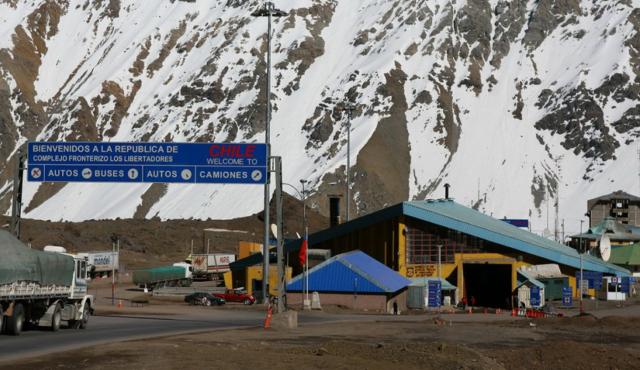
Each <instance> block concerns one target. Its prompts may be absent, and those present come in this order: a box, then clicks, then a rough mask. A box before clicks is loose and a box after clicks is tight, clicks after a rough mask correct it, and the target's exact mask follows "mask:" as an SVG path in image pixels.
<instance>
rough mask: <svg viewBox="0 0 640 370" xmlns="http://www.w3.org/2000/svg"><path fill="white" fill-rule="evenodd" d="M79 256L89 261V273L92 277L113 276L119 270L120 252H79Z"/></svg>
mask: <svg viewBox="0 0 640 370" xmlns="http://www.w3.org/2000/svg"><path fill="white" fill-rule="evenodd" d="M78 257H82V258H84V259H85V260H86V261H87V268H88V270H89V272H88V273H89V277H90V278H91V279H95V278H96V277H103V278H104V277H111V274H112V273H113V272H116V273H117V272H118V267H119V258H118V257H119V256H118V252H113V251H96V252H83V253H78Z"/></svg>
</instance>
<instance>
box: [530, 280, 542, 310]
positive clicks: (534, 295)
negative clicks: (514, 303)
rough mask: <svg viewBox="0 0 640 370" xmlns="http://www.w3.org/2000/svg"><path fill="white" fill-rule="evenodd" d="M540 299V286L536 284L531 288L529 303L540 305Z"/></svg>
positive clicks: (534, 305) (533, 305)
mask: <svg viewBox="0 0 640 370" xmlns="http://www.w3.org/2000/svg"><path fill="white" fill-rule="evenodd" d="M540 300H541V297H540V288H539V287H537V286H535V285H534V286H532V287H531V288H529V303H531V306H532V307H540Z"/></svg>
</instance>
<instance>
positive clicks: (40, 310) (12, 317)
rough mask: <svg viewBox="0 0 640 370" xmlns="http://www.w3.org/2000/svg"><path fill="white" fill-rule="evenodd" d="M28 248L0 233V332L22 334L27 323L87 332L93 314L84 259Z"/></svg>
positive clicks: (9, 234)
mask: <svg viewBox="0 0 640 370" xmlns="http://www.w3.org/2000/svg"><path fill="white" fill-rule="evenodd" d="M65 252H66V251H64V250H63V249H60V250H59V251H58V250H56V251H39V250H35V249H31V248H29V247H27V246H26V245H25V244H24V243H22V242H21V241H20V240H19V239H17V238H16V237H14V236H13V235H12V234H11V233H9V232H8V231H6V230H0V256H1V257H0V331H1V332H2V333H6V334H11V335H20V333H21V332H22V330H23V328H24V327H25V324H31V325H36V326H40V327H45V328H49V329H50V330H52V331H58V330H59V329H60V327H61V325H62V322H66V324H67V325H68V326H69V327H71V328H77V329H84V328H86V327H87V324H88V322H89V317H90V316H91V314H92V313H93V302H94V299H93V296H91V295H89V294H87V264H86V261H85V260H84V258H81V257H77V256H73V255H70V254H67V253H65Z"/></svg>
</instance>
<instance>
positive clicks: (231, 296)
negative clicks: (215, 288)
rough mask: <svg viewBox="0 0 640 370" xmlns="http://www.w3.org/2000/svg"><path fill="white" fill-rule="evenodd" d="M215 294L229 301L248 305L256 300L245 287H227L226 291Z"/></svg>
mask: <svg viewBox="0 0 640 370" xmlns="http://www.w3.org/2000/svg"><path fill="white" fill-rule="evenodd" d="M214 296H216V297H220V298H223V299H224V300H225V301H227V302H240V303H243V304H247V305H249V304H254V303H255V302H256V298H255V297H254V296H252V295H251V294H247V292H246V291H245V290H244V289H227V290H226V291H225V292H224V293H216V294H214Z"/></svg>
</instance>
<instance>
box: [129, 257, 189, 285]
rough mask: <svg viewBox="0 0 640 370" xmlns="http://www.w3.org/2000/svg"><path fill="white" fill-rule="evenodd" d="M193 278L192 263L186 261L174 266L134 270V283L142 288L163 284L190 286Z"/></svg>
mask: <svg viewBox="0 0 640 370" xmlns="http://www.w3.org/2000/svg"><path fill="white" fill-rule="evenodd" d="M192 279H193V269H192V267H191V265H189V264H188V263H184V262H178V263H174V264H173V266H161V267H151V268H147V269H142V270H135V271H134V272H133V283H134V284H135V285H137V286H139V287H140V288H146V289H154V288H160V287H163V286H190V285H191V281H192Z"/></svg>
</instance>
